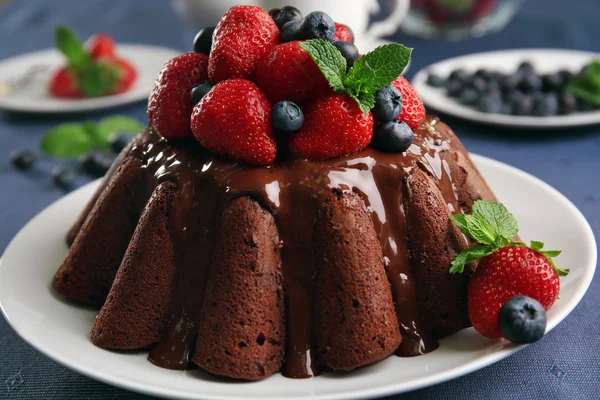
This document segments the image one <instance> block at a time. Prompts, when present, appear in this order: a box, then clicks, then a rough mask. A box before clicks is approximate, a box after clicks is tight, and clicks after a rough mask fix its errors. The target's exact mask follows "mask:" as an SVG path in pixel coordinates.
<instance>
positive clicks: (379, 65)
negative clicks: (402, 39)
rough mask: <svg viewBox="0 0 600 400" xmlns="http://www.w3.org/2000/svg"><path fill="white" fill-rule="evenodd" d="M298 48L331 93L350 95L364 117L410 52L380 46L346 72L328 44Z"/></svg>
mask: <svg viewBox="0 0 600 400" xmlns="http://www.w3.org/2000/svg"><path fill="white" fill-rule="evenodd" d="M300 47H302V48H303V49H304V50H305V51H306V52H308V54H310V56H311V58H312V59H313V60H314V61H315V63H316V64H317V66H318V67H319V69H320V70H321V73H322V74H323V76H324V77H325V78H326V79H327V81H328V82H329V85H330V86H331V87H332V88H333V90H335V91H336V92H337V93H340V94H347V95H349V96H350V97H351V98H353V99H354V100H355V101H356V102H357V103H358V105H359V107H360V109H361V111H362V112H363V113H365V114H366V113H368V112H369V111H370V110H371V108H373V106H374V105H375V92H377V91H378V90H380V89H382V88H383V87H385V86H387V85H389V84H390V83H392V81H394V80H395V79H396V78H398V76H400V74H401V73H402V71H403V70H404V68H405V67H406V65H407V64H408V61H409V60H410V55H411V53H412V49H410V48H407V47H405V46H403V45H401V44H399V43H390V44H386V45H383V46H379V47H377V48H376V49H375V50H373V51H372V52H370V53H367V54H365V55H363V56H362V57H360V58H359V59H358V60H356V61H355V62H354V65H353V67H352V68H350V70H349V71H348V72H346V69H347V68H346V67H347V64H346V59H345V58H344V57H343V56H342V53H340V51H339V50H338V49H337V48H335V46H333V45H332V44H331V43H329V42H328V41H326V40H322V39H312V40H307V41H306V42H302V43H300Z"/></svg>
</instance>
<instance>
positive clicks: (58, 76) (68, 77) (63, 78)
mask: <svg viewBox="0 0 600 400" xmlns="http://www.w3.org/2000/svg"><path fill="white" fill-rule="evenodd" d="M49 89H50V94H51V95H52V96H54V97H61V98H79V97H83V93H82V92H81V90H80V89H79V85H78V84H77V81H76V79H75V78H74V77H73V75H72V74H71V73H70V72H69V70H68V68H67V67H62V68H60V69H59V70H58V71H56V73H55V74H54V76H53V77H52V79H51V80H50V87H49Z"/></svg>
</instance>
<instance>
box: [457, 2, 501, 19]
mask: <svg viewBox="0 0 600 400" xmlns="http://www.w3.org/2000/svg"><path fill="white" fill-rule="evenodd" d="M495 6H496V1H495V0H477V1H476V2H475V4H474V5H473V7H472V8H471V10H469V12H468V13H467V15H465V16H464V18H463V20H464V21H469V22H471V21H477V20H478V19H480V18H482V17H485V16H486V15H488V14H491V13H492V11H494V7H495Z"/></svg>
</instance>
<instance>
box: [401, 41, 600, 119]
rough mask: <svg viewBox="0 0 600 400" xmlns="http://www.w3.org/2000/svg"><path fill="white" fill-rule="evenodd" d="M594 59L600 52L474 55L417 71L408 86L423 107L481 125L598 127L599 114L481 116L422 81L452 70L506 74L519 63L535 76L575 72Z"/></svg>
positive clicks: (564, 51) (589, 112)
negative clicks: (531, 69) (526, 64)
mask: <svg viewBox="0 0 600 400" xmlns="http://www.w3.org/2000/svg"><path fill="white" fill-rule="evenodd" d="M596 59H600V53H591V52H585V51H575V50H558V49H556V50H553V49H521V50H503V51H492V52H488V53H476V54H470V55H468V56H463V57H455V58H450V59H447V60H444V61H440V62H438V63H435V64H432V65H430V66H428V67H426V68H424V69H422V70H420V71H419V72H418V73H417V74H416V75H415V77H414V78H413V80H412V84H413V86H414V88H415V89H416V90H417V92H418V93H419V95H420V96H421V98H422V99H423V102H424V103H425V105H426V106H427V107H431V108H433V109H435V110H437V111H441V112H443V113H446V114H448V115H452V116H454V117H458V118H464V119H468V120H472V121H475V122H480V123H484V124H492V125H501V126H508V127H522V128H538V129H548V128H567V127H574V126H584V125H592V124H600V111H587V112H580V113H576V114H571V115H564V116H552V117H530V116H514V115H501V114H489V113H484V112H480V111H477V110H476V109H474V108H471V107H467V106H464V105H462V104H460V103H459V102H458V101H457V100H456V99H453V98H451V97H448V96H446V92H445V89H443V88H435V87H432V86H429V85H427V82H426V81H427V75H428V74H429V73H430V72H433V73H436V74H439V75H440V76H442V77H447V76H448V75H450V72H452V71H453V70H454V69H456V68H464V69H465V70H466V71H467V72H475V71H476V70H477V69H479V68H489V69H493V70H496V71H500V72H504V73H510V72H514V71H515V70H516V69H517V66H518V65H519V64H520V63H521V62H523V61H530V62H531V63H532V64H533V66H534V68H535V70H536V71H537V72H539V73H549V72H555V71H558V70H559V69H563V68H565V69H569V70H571V71H573V72H579V71H580V70H581V68H583V66H584V65H585V64H587V63H589V62H590V61H592V60H596Z"/></svg>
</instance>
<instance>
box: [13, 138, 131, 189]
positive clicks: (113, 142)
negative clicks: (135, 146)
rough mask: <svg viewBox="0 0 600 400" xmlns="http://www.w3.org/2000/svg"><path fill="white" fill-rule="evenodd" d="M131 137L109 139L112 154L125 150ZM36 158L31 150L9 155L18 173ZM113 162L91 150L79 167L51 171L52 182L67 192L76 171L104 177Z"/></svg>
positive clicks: (102, 154)
mask: <svg viewBox="0 0 600 400" xmlns="http://www.w3.org/2000/svg"><path fill="white" fill-rule="evenodd" d="M131 138H132V136H131V135H126V134H113V135H112V136H111V137H110V139H109V144H110V149H111V151H112V152H113V153H115V154H118V153H119V152H121V150H123V149H124V148H125V146H126V145H127V143H128V142H129V140H131ZM37 158H38V156H37V155H36V154H35V153H34V152H33V151H31V150H15V151H13V152H12V154H11V155H10V162H11V164H12V165H13V167H14V168H15V169H17V170H19V171H27V170H29V169H31V168H32V167H33V166H34V164H35V162H36V161H37ZM112 162H113V158H112V157H111V156H110V155H108V154H105V153H103V152H100V151H97V150H93V151H90V152H88V153H85V154H83V155H82V156H81V157H80V158H79V161H78V164H79V167H78V168H74V167H70V166H59V167H55V168H54V169H53V170H52V182H53V183H54V184H55V185H56V186H57V187H59V188H61V189H65V190H68V189H70V188H71V187H72V186H73V184H74V183H75V179H77V175H78V172H79V171H78V169H79V170H80V171H82V172H83V173H85V174H87V175H89V176H91V177H94V178H100V177H101V176H104V174H106V172H107V171H108V169H109V168H110V166H111V164H112Z"/></svg>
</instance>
